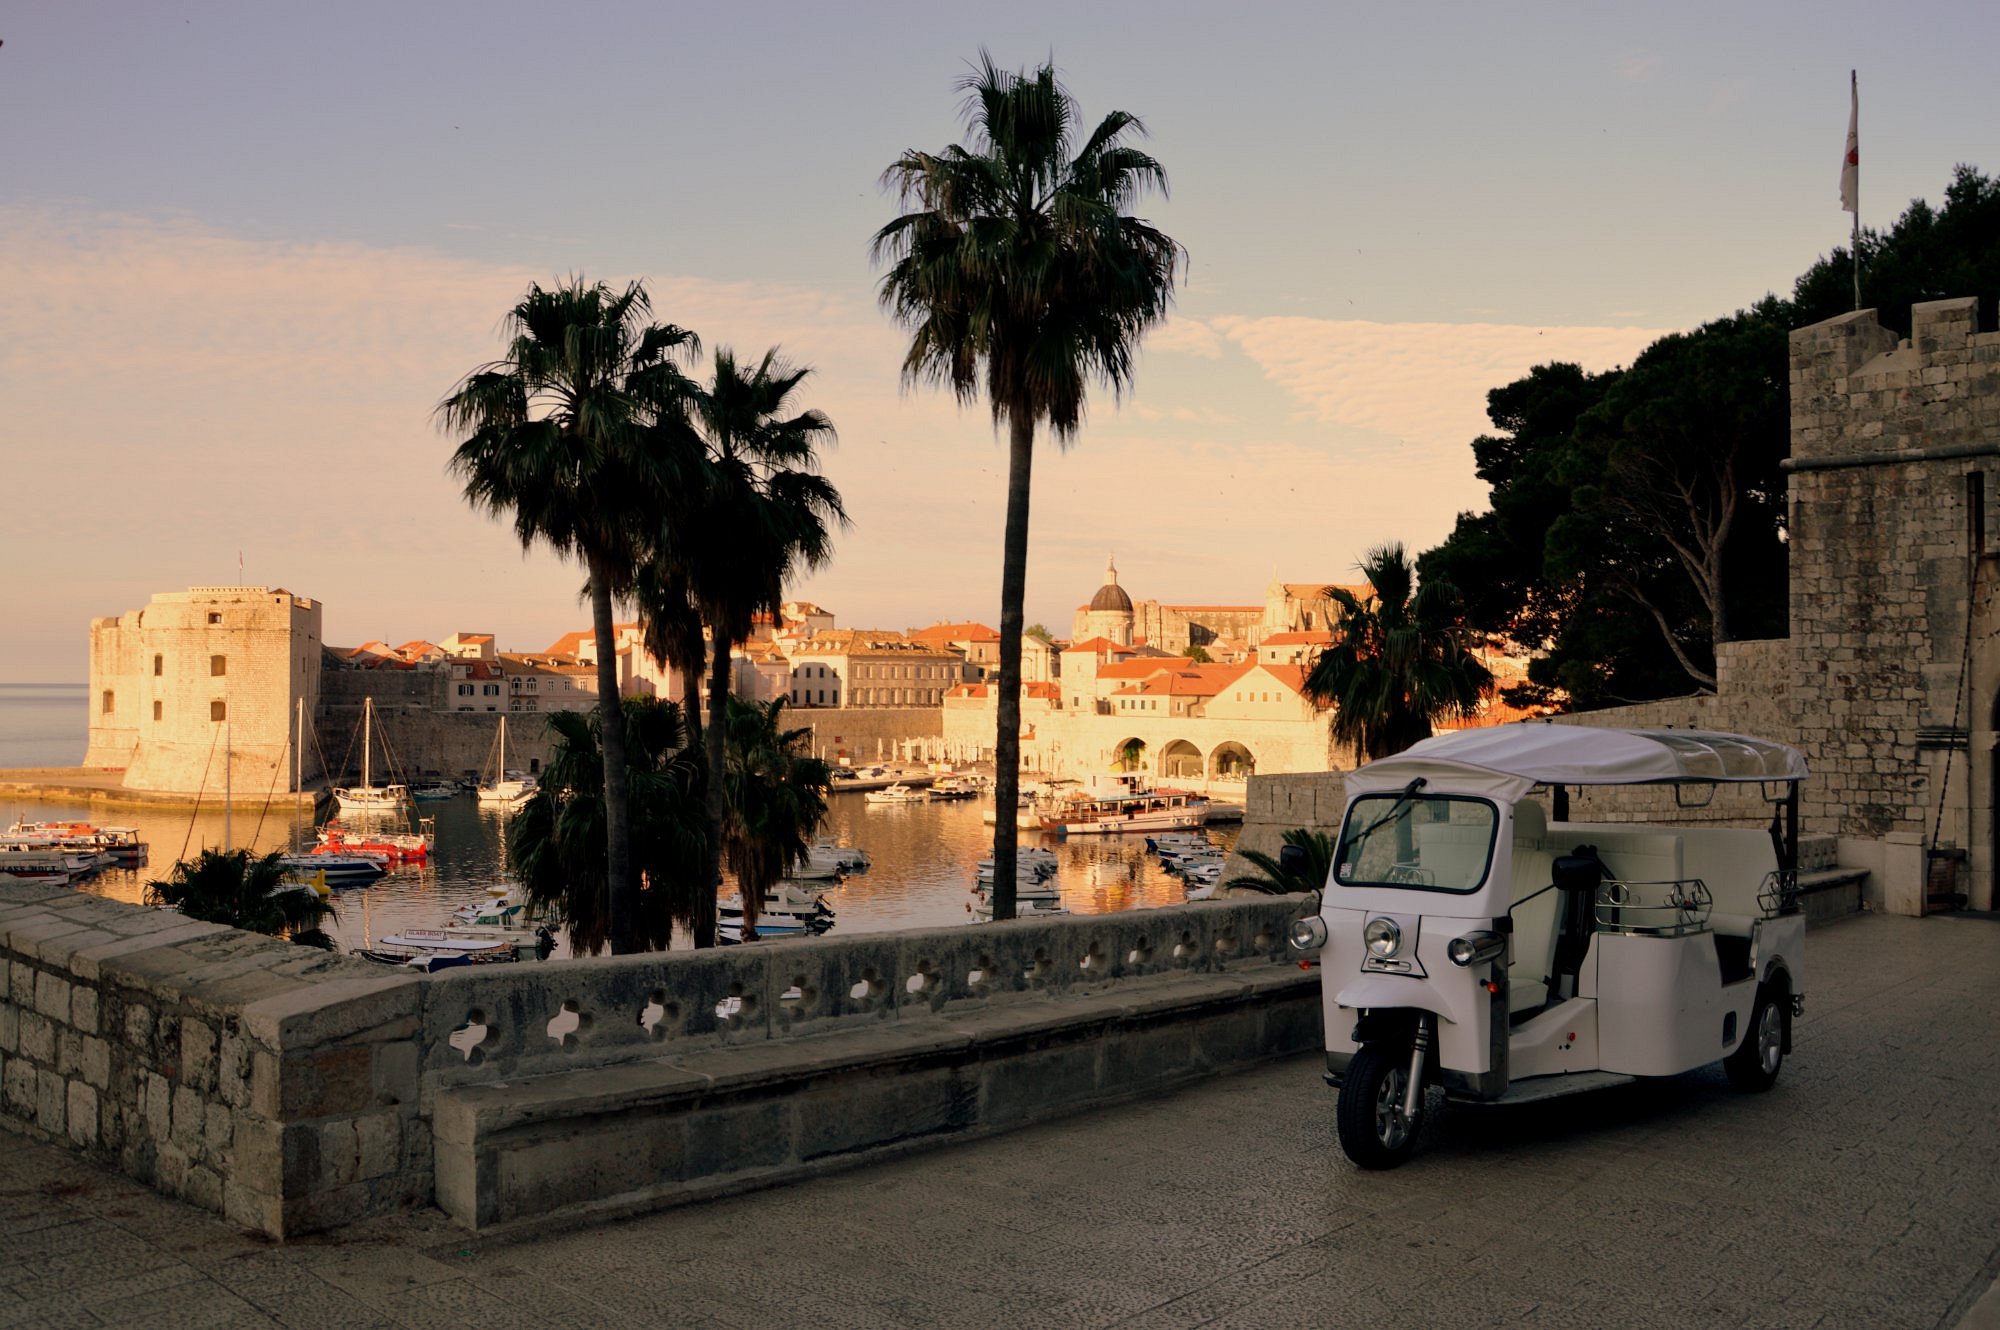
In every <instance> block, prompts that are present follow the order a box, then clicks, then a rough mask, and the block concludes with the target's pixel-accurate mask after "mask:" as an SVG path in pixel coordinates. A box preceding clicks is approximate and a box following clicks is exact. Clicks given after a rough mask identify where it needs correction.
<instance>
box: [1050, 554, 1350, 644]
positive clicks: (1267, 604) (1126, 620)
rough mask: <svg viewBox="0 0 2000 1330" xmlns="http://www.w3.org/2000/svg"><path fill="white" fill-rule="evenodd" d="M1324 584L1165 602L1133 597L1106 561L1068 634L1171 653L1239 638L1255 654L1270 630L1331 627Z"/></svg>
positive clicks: (1332, 613) (1274, 585) (1275, 585)
mask: <svg viewBox="0 0 2000 1330" xmlns="http://www.w3.org/2000/svg"><path fill="white" fill-rule="evenodd" d="M1327 586H1328V583H1325V582H1280V581H1277V580H1276V579H1273V580H1272V582H1271V583H1270V585H1268V586H1266V587H1265V588H1264V603H1263V604H1262V605H1168V604H1165V603H1163V602H1161V601H1157V600H1137V601H1135V600H1133V599H1132V597H1131V595H1130V593H1128V592H1127V591H1126V590H1125V588H1124V587H1122V586H1120V585H1119V584H1118V569H1117V566H1116V565H1115V564H1114V563H1110V562H1107V563H1106V565H1105V569H1104V585H1103V586H1101V587H1099V588H1098V589H1097V592H1096V594H1095V595H1093V596H1092V597H1091V598H1090V601H1089V603H1088V604H1085V605H1079V606H1078V607H1077V611H1076V617H1075V618H1074V619H1073V620H1072V621H1071V625H1070V637H1071V639H1072V640H1073V641H1078V642H1082V641H1086V640H1088V639H1090V638H1094V637H1101V638H1104V639H1105V640H1106V641H1109V642H1116V643H1117V644H1118V645H1119V646H1135V645H1140V644H1144V645H1146V646H1149V647H1155V648H1157V649H1159V650H1160V651H1162V652H1165V653H1166V654H1167V655H1169V656H1179V655H1185V654H1187V652H1188V649H1189V648H1190V647H1201V648H1203V649H1204V650H1208V649H1210V648H1213V647H1216V646H1217V645H1218V644H1241V649H1242V650H1243V652H1244V654H1246V655H1254V654H1255V652H1256V648H1257V646H1258V644H1259V643H1261V642H1262V641H1263V640H1264V639H1265V638H1266V637H1269V636H1270V635H1272V634H1273V633H1293V632H1324V631H1325V630H1326V629H1327V628H1329V627H1331V626H1332V624H1333V622H1334V620H1335V618H1336V616H1337V615H1338V613H1339V610H1338V607H1337V606H1336V605H1335V604H1334V602H1333V600H1332V598H1331V597H1329V596H1328V595H1327V594H1326V590H1327ZM1345 589H1346V590H1348V591H1350V592H1352V593H1353V594H1354V595H1355V596H1357V597H1360V598H1363V599H1365V598H1366V597H1367V596H1368V595H1370V594H1371V592H1370V589H1369V588H1368V587H1367V586H1366V585H1365V584H1364V585H1360V586H1348V587H1346V588H1345ZM1210 654H1211V655H1216V654H1217V653H1216V652H1214V651H1211V652H1210ZM1232 654H1233V653H1232Z"/></svg>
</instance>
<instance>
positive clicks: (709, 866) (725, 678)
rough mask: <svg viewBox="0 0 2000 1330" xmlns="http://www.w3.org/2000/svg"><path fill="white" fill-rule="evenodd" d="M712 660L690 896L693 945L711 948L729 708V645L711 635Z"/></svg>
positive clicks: (746, 902)
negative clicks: (704, 803) (702, 818)
mask: <svg viewBox="0 0 2000 1330" xmlns="http://www.w3.org/2000/svg"><path fill="white" fill-rule="evenodd" d="M714 649H715V660H714V665H713V667H712V668H711V669H710V671H709V678H708V731H707V733H705V734H704V735H703V736H702V737H703V738H704V739H705V740H706V741H707V751H708V787H707V794H708V849H707V852H706V853H705V854H704V855H703V856H702V869H701V882H700V884H699V886H698V887H697V889H696V891H695V893H694V900H695V906H694V944H695V945H696V946H697V947H712V946H714V945H715V925H716V913H715V889H716V884H717V883H719V882H720V881H721V880H722V814H723V809H724V807H725V804H726V800H727V795H728V791H727V789H726V788H725V787H724V784H723V762H724V760H725V758H726V751H725V743H724V741H725V740H726V739H727V738H728V732H727V731H726V730H725V729H724V728H723V725H724V718H725V717H726V715H727V714H728V709H729V642H728V640H727V639H726V638H725V637H724V636H723V635H722V634H721V633H717V634H716V635H715V648H714ZM743 908H744V918H745V919H746V920H747V919H748V918H749V909H750V902H749V900H748V899H747V898H746V899H745V900H744V902H743Z"/></svg>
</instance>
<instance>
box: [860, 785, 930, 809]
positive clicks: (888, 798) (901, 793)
mask: <svg viewBox="0 0 2000 1330" xmlns="http://www.w3.org/2000/svg"><path fill="white" fill-rule="evenodd" d="M861 797H862V798H863V799H866V800H867V801H868V802H869V803H871V804H920V803H922V802H923V801H924V792H923V791H922V790H918V789H913V788H911V787H910V786H908V785H905V784H903V783H902V782H901V781H897V782H896V783H895V784H893V785H891V786H889V787H888V788H886V789H880V790H870V791H868V792H867V793H866V794H864V795H862V796H861Z"/></svg>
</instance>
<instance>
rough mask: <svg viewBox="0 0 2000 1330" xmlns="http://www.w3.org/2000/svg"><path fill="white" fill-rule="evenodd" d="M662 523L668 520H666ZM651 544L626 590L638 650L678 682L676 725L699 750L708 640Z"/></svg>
mask: <svg viewBox="0 0 2000 1330" xmlns="http://www.w3.org/2000/svg"><path fill="white" fill-rule="evenodd" d="M668 520H670V521H671V520H673V519H672V518H671V517H670V518H669V519H668ZM663 553H664V550H663V545H662V543H660V542H656V543H655V544H654V545H653V547H652V548H650V549H649V550H648V551H647V555H646V561H645V562H644V563H643V564H641V565H640V567H639V574H638V577H637V579H636V580H635V581H634V584H633V588H632V599H633V601H634V602H635V604H636V605H637V607H638V610H639V637H640V645H641V646H643V647H644V648H645V651H646V654H647V655H649V656H651V657H652V658H653V659H654V660H656V661H658V662H659V663H660V664H661V665H664V666H666V667H667V668H669V669H671V670H673V671H674V672H675V673H676V674H678V675H679V676H680V683H681V708H682V709H681V719H682V721H683V722H684V723H685V724H686V726H687V732H688V736H687V737H688V744H689V745H690V746H691V747H694V748H700V747H701V746H702V739H701V730H702V726H701V677H702V675H703V674H705V673H707V666H708V638H707V635H706V634H705V633H704V632H703V631H702V626H701V608H700V607H699V606H697V605H696V604H695V603H694V588H693V587H692V586H690V585H689V584H688V579H687V574H686V573H685V571H684V570H683V569H681V568H680V567H678V566H677V565H675V564H673V563H671V562H670V561H669V559H668V558H667V557H663Z"/></svg>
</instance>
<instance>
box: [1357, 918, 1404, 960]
mask: <svg viewBox="0 0 2000 1330" xmlns="http://www.w3.org/2000/svg"><path fill="white" fill-rule="evenodd" d="M1361 940H1362V941H1364V942H1366V943H1367V944H1368V950H1369V951H1371V952H1373V953H1374V954H1375V955H1377V956H1382V957H1389V956H1393V955H1395V954H1396V953H1397V952H1399V951H1401V950H1402V949H1403V930H1402V929H1400V928H1398V927H1397V926H1396V921H1395V920H1394V919H1370V920H1369V921H1368V926H1367V927H1366V928H1364V929H1362V930H1361Z"/></svg>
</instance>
